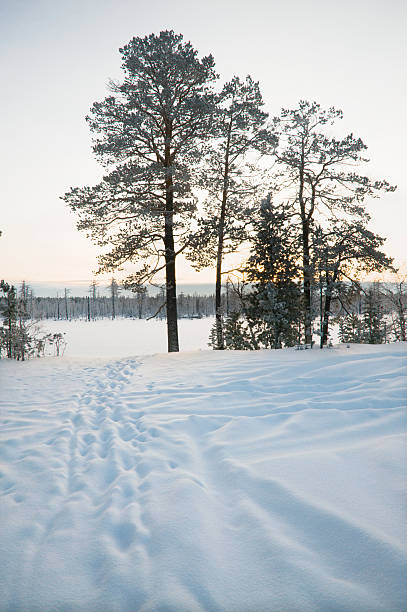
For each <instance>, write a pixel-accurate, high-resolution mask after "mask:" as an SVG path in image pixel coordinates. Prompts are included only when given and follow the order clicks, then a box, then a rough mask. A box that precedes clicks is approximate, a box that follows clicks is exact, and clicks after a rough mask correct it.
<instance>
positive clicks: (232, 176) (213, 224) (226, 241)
mask: <svg viewBox="0 0 407 612" xmlns="http://www.w3.org/2000/svg"><path fill="white" fill-rule="evenodd" d="M217 105H218V110H217V113H216V124H215V128H214V130H215V132H216V134H215V138H214V139H213V141H212V146H211V148H210V151H209V154H208V158H207V161H206V166H205V169H204V172H203V174H202V176H203V179H202V180H201V186H202V187H203V188H205V189H207V190H208V193H209V199H208V200H207V201H206V206H205V216H204V218H202V219H200V222H199V231H198V232H197V234H196V235H195V237H194V239H193V241H192V244H194V245H195V246H196V247H198V248H195V249H194V251H193V253H192V259H193V261H194V265H195V267H196V268H197V269H200V268H201V267H204V266H207V265H208V264H210V263H212V261H215V264H216V280H215V300H216V329H217V332H216V334H217V342H216V344H215V345H214V346H215V348H216V349H218V350H221V349H223V348H224V338H223V308H222V297H221V292H222V273H223V272H222V265H223V259H224V256H225V254H229V253H232V252H234V251H236V250H237V249H238V248H239V247H240V246H241V244H242V242H244V241H245V240H246V239H247V237H248V233H247V228H248V224H249V221H250V217H251V213H252V210H251V207H250V206H249V199H250V198H253V195H254V193H256V190H257V191H258V189H259V184H260V181H261V178H262V176H261V173H260V172H259V168H258V167H255V166H254V165H253V163H252V161H253V160H251V157H252V156H253V154H254V153H257V154H260V155H264V154H270V153H271V152H273V151H274V148H275V145H276V143H277V140H276V137H275V136H274V134H273V133H272V132H271V130H270V129H269V128H268V127H267V125H266V120H267V117H268V115H267V113H266V112H264V110H263V109H262V107H263V105H264V103H263V99H262V96H261V93H260V89H259V84H258V83H256V82H254V81H253V80H252V78H251V77H250V76H247V77H246V79H245V80H244V81H243V80H241V79H240V78H239V77H236V76H235V77H234V78H233V79H232V80H231V81H229V82H228V83H226V84H225V85H224V87H223V89H222V91H221V93H220V94H219V96H218V99H217Z"/></svg>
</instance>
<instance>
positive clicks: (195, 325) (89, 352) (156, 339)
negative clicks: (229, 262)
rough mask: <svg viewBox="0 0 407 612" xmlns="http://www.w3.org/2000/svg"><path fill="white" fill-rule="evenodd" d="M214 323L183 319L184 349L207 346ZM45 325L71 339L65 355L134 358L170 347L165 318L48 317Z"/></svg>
mask: <svg viewBox="0 0 407 612" xmlns="http://www.w3.org/2000/svg"><path fill="white" fill-rule="evenodd" d="M213 322H214V317H205V318H202V319H180V320H179V322H178V328H179V331H178V333H179V342H180V349H181V350H184V351H185V350H186V351H193V350H198V349H207V348H208V339H209V334H210V330H211V327H212V325H213ZM41 328H42V329H43V331H44V332H52V333H57V332H58V333H59V332H61V333H63V334H64V338H65V340H66V342H67V346H66V349H65V353H64V354H65V355H66V356H71V357H92V356H95V355H96V356H98V357H131V356H133V355H140V354H145V353H149V354H151V353H164V352H165V351H166V350H167V336H166V334H167V323H166V321H165V320H162V319H152V320H150V321H148V320H146V319H115V320H114V321H112V320H110V319H99V320H96V321H91V322H88V321H81V320H76V321H66V320H62V321H61V320H60V321H53V320H48V321H47V320H44V321H42V322H41Z"/></svg>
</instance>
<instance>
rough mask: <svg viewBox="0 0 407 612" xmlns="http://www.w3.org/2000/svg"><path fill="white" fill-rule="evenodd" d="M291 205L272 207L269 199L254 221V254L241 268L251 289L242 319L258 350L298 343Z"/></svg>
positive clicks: (298, 308) (296, 269)
mask: <svg viewBox="0 0 407 612" xmlns="http://www.w3.org/2000/svg"><path fill="white" fill-rule="evenodd" d="M292 214H293V210H292V207H291V205H290V204H281V205H280V206H279V207H276V206H274V205H273V202H272V199H271V197H270V196H268V197H267V198H266V199H264V200H263V201H262V203H261V206H260V210H259V214H258V218H257V219H256V220H255V221H254V230H255V235H254V238H253V250H252V254H251V256H250V257H249V259H248V261H247V264H246V266H245V268H244V271H245V275H246V279H247V281H248V282H249V283H250V284H251V285H252V290H251V292H250V293H249V294H248V297H247V300H246V304H245V315H246V319H247V321H248V325H249V327H250V328H251V331H252V334H253V335H254V336H255V337H256V340H257V342H258V343H259V345H260V346H263V347H268V348H274V349H277V348H281V347H282V345H283V344H284V345H285V346H292V345H293V344H295V343H296V341H297V328H298V319H299V317H300V316H301V291H300V287H299V283H298V278H299V267H298V263H297V262H298V238H297V235H296V232H295V229H294V228H293V226H292V225H291V223H290V222H291V218H292Z"/></svg>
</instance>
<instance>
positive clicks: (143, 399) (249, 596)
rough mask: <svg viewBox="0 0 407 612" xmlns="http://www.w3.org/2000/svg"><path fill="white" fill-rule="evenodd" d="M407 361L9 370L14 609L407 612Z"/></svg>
mask: <svg viewBox="0 0 407 612" xmlns="http://www.w3.org/2000/svg"><path fill="white" fill-rule="evenodd" d="M406 354H407V347H406V345H405V344H404V345H403V344H397V345H386V346H380V347H372V346H353V347H351V348H349V349H346V348H335V349H331V350H324V351H318V350H313V351H295V350H291V349H290V350H285V351H261V352H253V353H240V352H210V351H207V352H202V351H201V352H192V353H179V354H170V355H155V356H148V357H142V358H141V357H140V358H131V357H126V358H124V359H119V360H116V361H111V360H102V359H99V360H95V359H93V360H86V359H82V360H80V359H73V358H69V357H64V358H62V359H59V360H56V359H51V358H49V359H43V360H38V361H32V362H26V363H23V364H16V363H10V362H5V361H2V362H0V377H1V389H2V392H1V404H0V405H1V446H0V464H1V465H0V470H1V471H0V495H1V505H0V532H1V533H0V535H1V542H0V545H1V550H2V553H1V561H0V601H1V604H0V607H1V610H5V611H10V612H11V611H13V612H15V611H23V610H24V611H28V610H29V611H35V612H36V611H51V610H52V611H57V610H58V611H59V610H61V611H62V610H63V611H64V612H67V611H75V612H78V611H83V612H96V611H97V612H105V611H106V612H107V611H127V612H135V611H136V610H140V611H152V610H154V611H174V612H175V611H177V612H179V611H186V612H189V611H194V612H195V611H201V610H210V611H212V610H213V611H215V610H217V611H220V610H222V611H223V612H251V611H253V612H255V611H256V612H259V611H273V612H294V611H300V610H301V612H307V611H320V612H340V611H343V612H345V611H346V612H353V611H355V612H356V611H358V612H375V611H382V612H393V611H394V612H396V611H398V612H405V610H406V601H407V581H406V575H407V573H406V570H407V534H406V514H405V511H406V499H405V483H406V481H407V479H406V476H407V474H406V471H407V470H406V468H407V452H406V446H407V445H406V430H407V426H406V410H405V408H406V403H407V402H406V398H407V389H406Z"/></svg>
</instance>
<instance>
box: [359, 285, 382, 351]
mask: <svg viewBox="0 0 407 612" xmlns="http://www.w3.org/2000/svg"><path fill="white" fill-rule="evenodd" d="M385 340H386V323H385V320H384V313H383V305H382V303H381V297H380V294H379V291H378V290H377V287H373V288H371V289H368V290H367V291H366V293H365V298H364V304H363V341H364V342H365V343H366V344H383V342H385Z"/></svg>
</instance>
